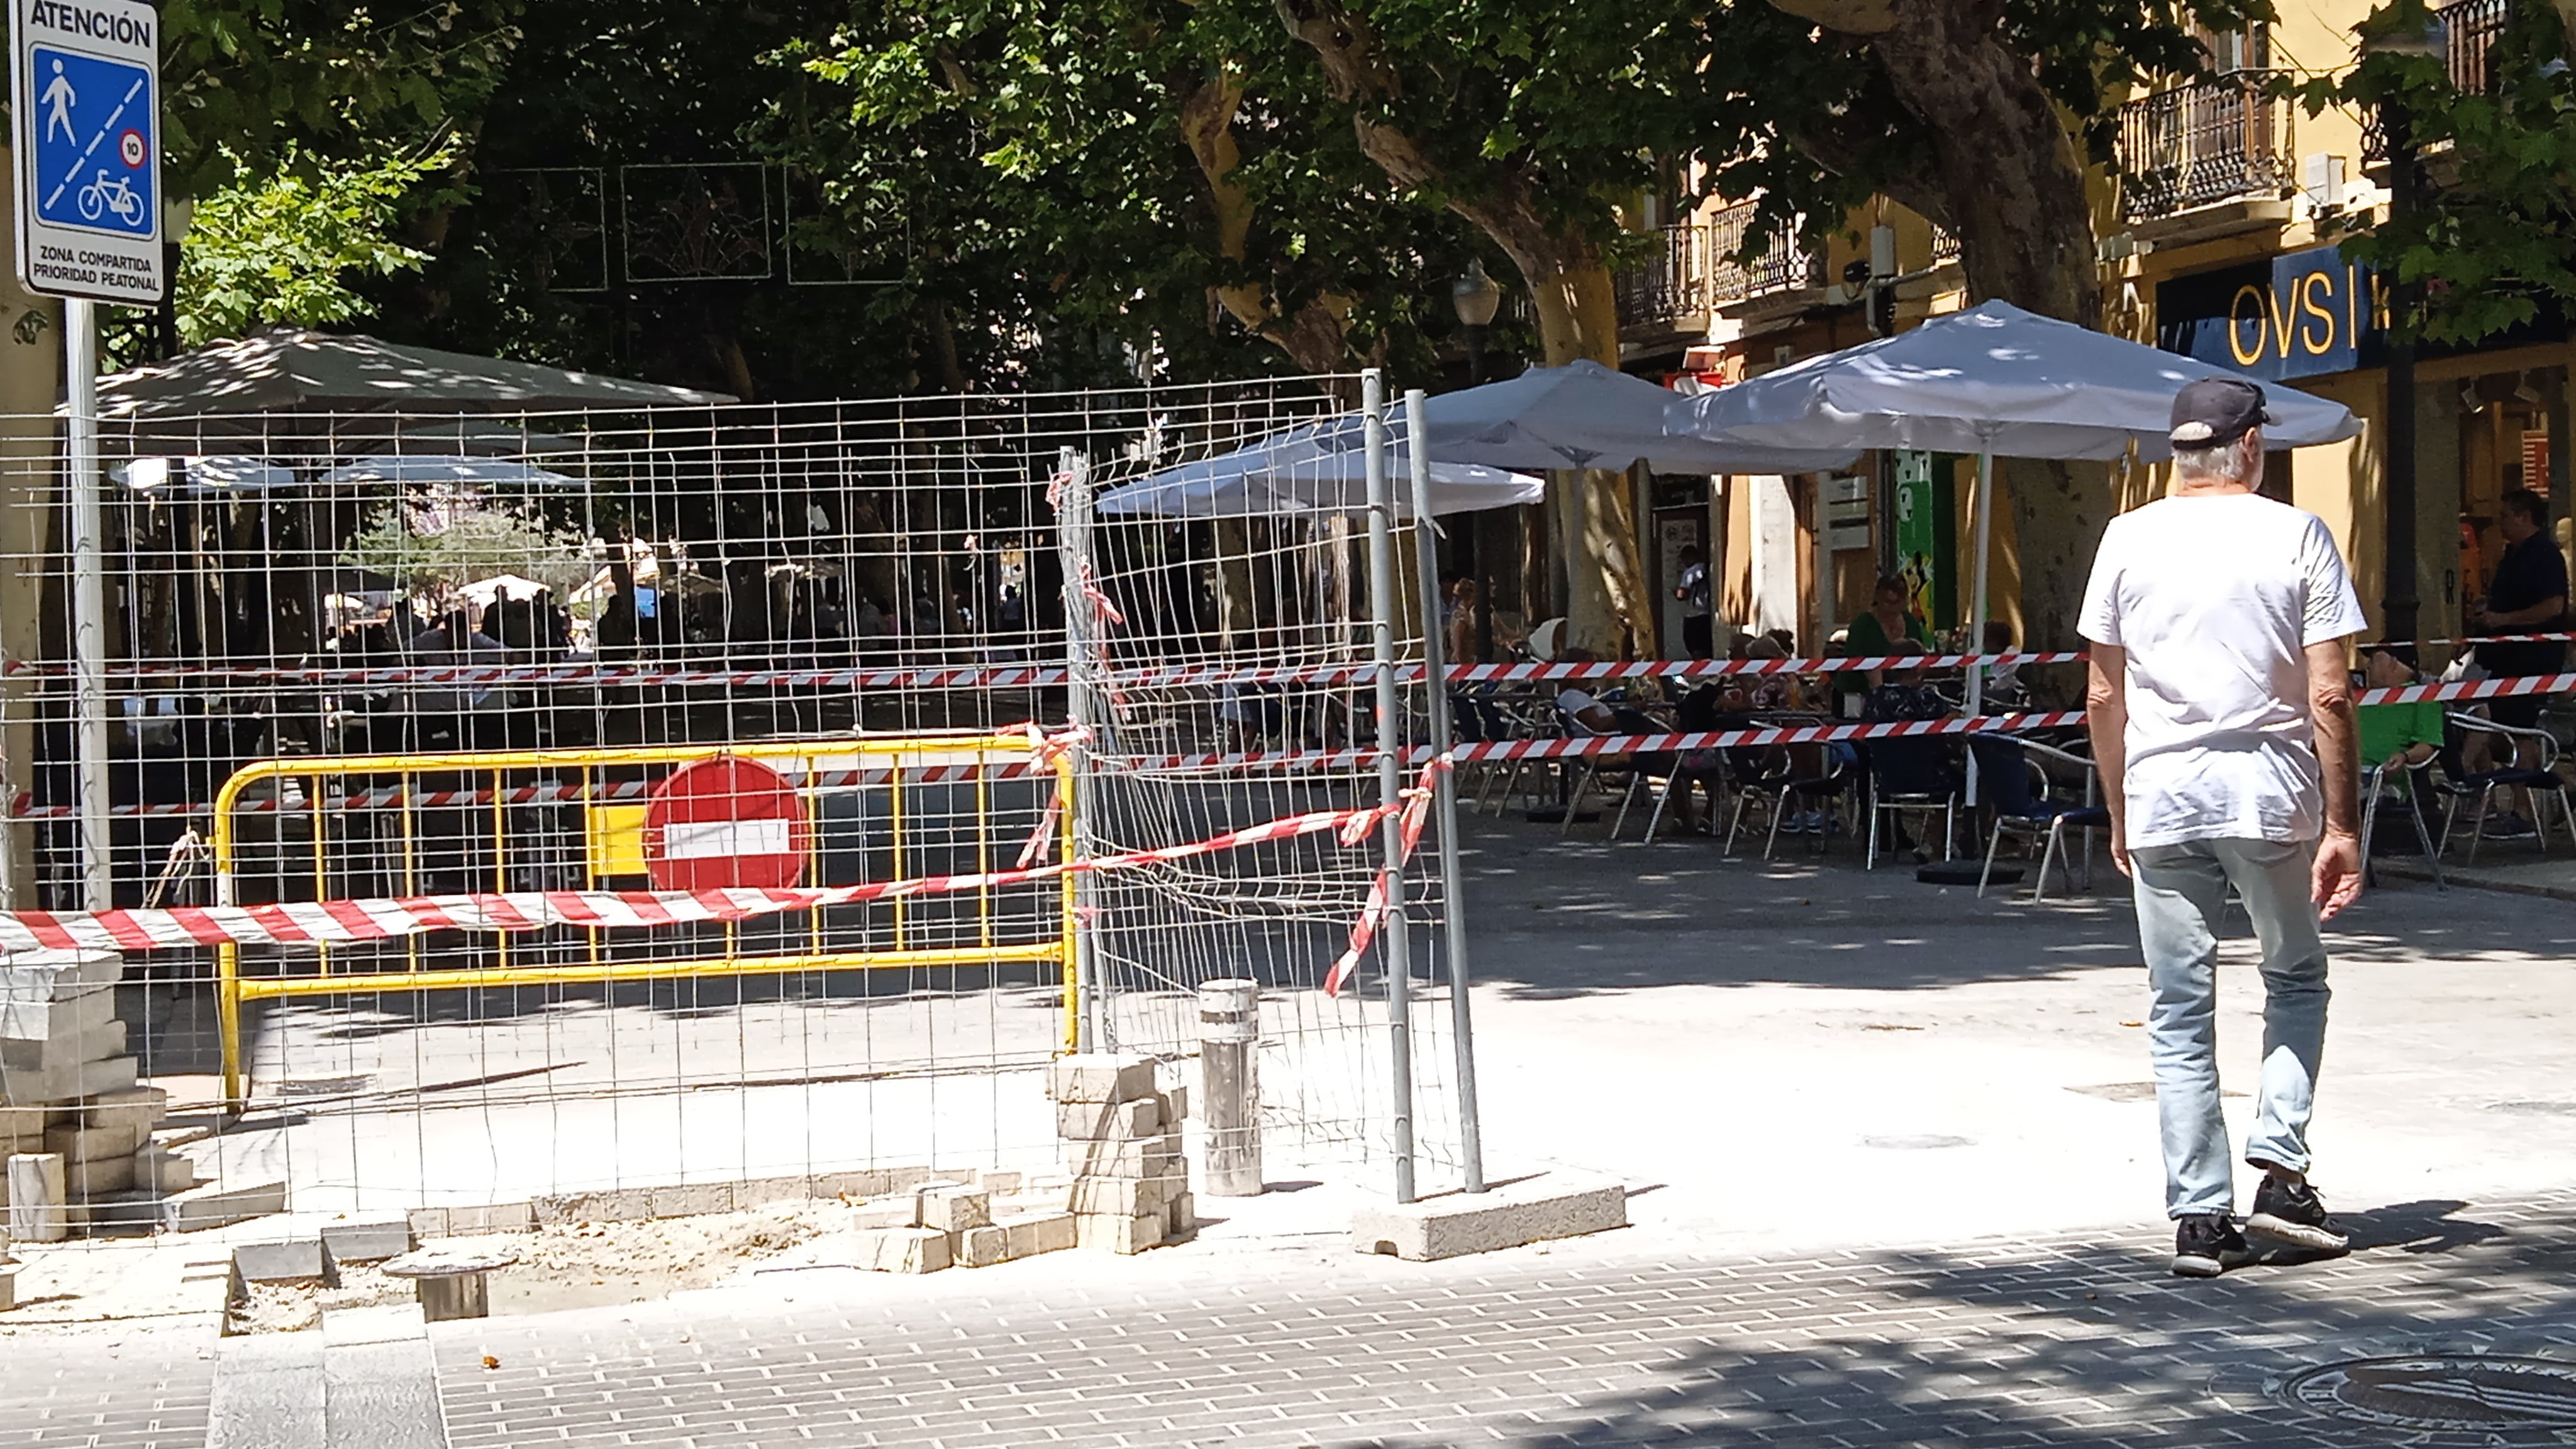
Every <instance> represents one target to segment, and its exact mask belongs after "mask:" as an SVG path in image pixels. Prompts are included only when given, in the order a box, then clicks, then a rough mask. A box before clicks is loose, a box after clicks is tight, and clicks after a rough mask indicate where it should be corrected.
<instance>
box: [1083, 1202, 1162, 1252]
mask: <svg viewBox="0 0 2576 1449" xmlns="http://www.w3.org/2000/svg"><path fill="white" fill-rule="evenodd" d="M1163 1223H1164V1217H1163V1214H1161V1213H1159V1212H1154V1213H1147V1214H1145V1215H1144V1216H1142V1217H1128V1216H1125V1215H1124V1214H1119V1213H1075V1214H1074V1215H1073V1241H1074V1243H1075V1245H1076V1246H1078V1247H1084V1248H1100V1249H1104V1250H1106V1251H1108V1252H1112V1253H1141V1252H1143V1251H1145V1250H1146V1249H1147V1248H1153V1247H1160V1246H1161V1245H1162V1242H1163Z"/></svg>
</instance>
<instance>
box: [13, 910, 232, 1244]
mask: <svg viewBox="0 0 2576 1449" xmlns="http://www.w3.org/2000/svg"><path fill="white" fill-rule="evenodd" d="M124 971H125V963H124V958H123V957H121V956H119V955H118V954H117V953H116V952H113V951H17V952H11V953H8V954H6V955H0V1156H5V1157H6V1158H7V1159H8V1167H7V1172H6V1174H5V1177H0V1206H6V1207H8V1208H9V1221H10V1225H11V1229H12V1231H14V1232H15V1233H16V1234H17V1235H18V1236H19V1237H21V1238H25V1239H28V1240H31V1241H39V1242H42V1241H50V1240H52V1239H56V1238H60V1237H63V1236H65V1235H67V1234H68V1233H69V1232H71V1231H73V1230H79V1229H88V1228H93V1227H107V1226H110V1225H113V1224H116V1223H119V1222H123V1221H126V1220H128V1219H131V1220H132V1221H134V1222H137V1223H149V1222H153V1221H156V1220H157V1219H158V1217H159V1205H160V1203H161V1202H162V1200H163V1199H165V1198H167V1197H169V1196H171V1195H173V1194H176V1193H179V1192H183V1191H185V1190H186V1189H187V1188H189V1187H191V1186H192V1185H194V1183H195V1181H196V1174H195V1171H194V1169H193V1168H192V1167H191V1166H190V1164H189V1162H188V1159H186V1158H184V1157H182V1156H180V1155H179V1154H177V1153H175V1152H172V1151H170V1150H169V1149H167V1148H165V1147H162V1146H160V1145H159V1144H157V1143H155V1142H154V1141H153V1140H152V1133H153V1129H154V1128H156V1127H158V1126H159V1125H160V1124H161V1121H162V1119H163V1118H164V1117H166V1116H167V1115H168V1113H169V1102H170V1098H169V1094H168V1093H167V1092H164V1091H162V1090H160V1089H159V1088H157V1087H142V1086H137V1085H136V1084H135V1073H136V1063H135V1059H134V1057H133V1056H132V1055H131V1054H129V1053H128V1052H127V1051H126V1049H125V1045H126V1044H125V1023H124V1022H122V1021H119V1020H117V1017H116V982H117V978H118V977H120V976H122V975H123V974H124Z"/></svg>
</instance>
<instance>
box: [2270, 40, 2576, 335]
mask: <svg viewBox="0 0 2576 1449" xmlns="http://www.w3.org/2000/svg"><path fill="white" fill-rule="evenodd" d="M2425 19H2426V15H2425V11H2424V7H2423V5H2422V4H2421V0H2391V3H2389V4H2386V5H2383V6H2381V7H2380V8H2379V9H2378V10H2376V11H2373V12H2372V16H2371V19H2370V20H2369V21H2368V22H2367V23H2366V26H2367V28H2368V29H2370V30H2371V31H2372V32H2373V33H2394V32H2395V31H2397V30H2399V29H2403V28H2413V29H2415V30H2418V31H2420V30H2421V28H2422V26H2423V24H2424V21H2425ZM2567 52H2568V34H2567V27H2566V22H2565V21H2564V20H2563V19H2562V17H2561V16H2560V15H2559V14H2558V12H2557V10H2556V9H2555V8H2554V7H2553V6H2552V5H2551V4H2550V3H2549V0H2515V3H2514V6H2513V9H2512V13H2511V16H2510V18H2509V20H2508V23H2507V25H2506V28H2505V31H2504V33H2503V35H2502V36H2500V37H2499V38H2498V40H2497V41H2496V44H2495V47H2494V49H2492V50H2491V51H2490V52H2488V58H2487V82H2488V83H2487V84H2486V85H2485V86H2484V87H2483V88H2479V89H2463V88H2461V87H2459V86H2456V85H2454V84H2453V83H2452V81H2451V78H2450V76H2449V75H2448V73H2447V71H2446V68H2445V66H2444V64H2443V61H2442V60H2441V58H2439V57H2436V56H2406V55H2397V54H2384V53H2383V54H2373V55H2367V56H2364V57H2363V58H2362V60H2361V61H2360V63H2359V64H2357V65H2355V66H2354V67H2353V68H2352V69H2351V70H2350V71H2348V72H2346V73H2345V74H2343V75H2341V76H2338V77H2330V78H2325V79H2319V80H2315V81H2311V82H2308V83H2307V84H2305V85H2304V86H2302V87H2300V88H2299V90H2298V94H2299V96H2300V99H2301V100H2302V101H2304V102H2305V104H2306V106H2307V108H2308V111H2309V113H2310V114H2312V115H2313V114H2315V113H2316V112H2318V111H2320V110H2323V109H2324V108H2325V107H2326V106H2329V105H2345V106H2353V107H2357V108H2361V109H2363V110H2364V111H2365V112H2369V113H2382V112H2384V111H2386V110H2388V109H2390V108H2395V109H2396V110H2398V111H2399V112H2400V113H2402V114H2403V115H2404V116H2405V117H2406V120H2407V128H2408V130H2409V131H2411V134H2412V136H2413V139H2414V145H2415V150H2416V154H2417V155H2419V156H2420V157H2422V158H2423V162H2422V166H2421V170H2420V171H2419V175H2420V176H2421V177H2422V178H2423V179H2422V181H2421V182H2420V183H2419V185H2418V187H2417V196H2418V199H2417V202H2416V205H2415V207H2414V209H2413V211H2412V213H2411V214H2410V215H2408V216H2406V217H2403V218H2398V219H2394V220H2391V219H2385V218H2381V219H2376V220H2373V219H2372V218H2368V217H2364V218H2361V219H2360V220H2359V222H2358V224H2357V230H2356V231H2355V232H2354V234H2352V235H2351V236H2349V237H2348V238H2347V239H2346V240H2345V241H2344V244H2343V251H2344V254H2345V255H2346V256H2349V257H2351V258H2353V259H2354V260H2356V261H2360V262H2364V263H2367V264H2368V265H2370V266H2372V267H2375V268H2377V269H2378V270H2379V271H2380V272H2381V274H2382V275H2385V276H2390V277H2394V278H2396V279H2397V280H2398V281H2400V282H2403V283H2410V284H2420V285H2418V286H2417V287H2416V288H2415V290H2416V292H2417V294H2418V295H2419V297H2420V299H2421V300H2420V303H2419V305H2418V306H2417V307H2416V308H2415V309H2413V310H2412V312H2411V313H2409V312H2407V311H2405V310H2404V309H2400V310H2399V312H2398V313H2397V315H2394V316H2392V317H2391V318H2390V325H2391V326H2392V327H2393V328H2395V329H2397V330H2398V331H2400V332H2401V333H2404V334H2409V335H2420V336H2426V337H2431V338H2434V339H2436V340H2439V341H2449V342H2463V343H2466V342H2476V341H2479V340H2481V339H2483V338H2487V337H2492V336H2494V335H2495V334H2497V333H2499V332H2502V331H2504V330H2506V329H2507V328H2510V327H2514V326H2517V325H2519V324H2522V323H2526V322H2530V321H2533V320H2534V319H2536V318H2538V317H2539V316H2540V315H2541V312H2542V309H2543V307H2544V306H2545V305H2553V304H2554V305H2555V306H2556V307H2557V308H2558V309H2560V311H2561V312H2562V313H2564V312H2566V311H2569V310H2576V72H2572V71H2571V69H2570V67H2569V65H2568V63H2567V62H2568V55H2567Z"/></svg>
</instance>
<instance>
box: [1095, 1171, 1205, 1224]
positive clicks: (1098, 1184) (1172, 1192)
mask: <svg viewBox="0 0 2576 1449" xmlns="http://www.w3.org/2000/svg"><path fill="white" fill-rule="evenodd" d="M1185 1186H1187V1184H1186V1183H1176V1182H1175V1181H1174V1180H1173V1179H1171V1178H1168V1177H1144V1178H1136V1177H1082V1178H1076V1179H1074V1184H1073V1199H1072V1204H1071V1205H1072V1208H1073V1210H1074V1211H1075V1212H1076V1213H1102V1214H1107V1215H1110V1216H1113V1217H1153V1216H1157V1215H1160V1216H1162V1217H1164V1218H1165V1219H1168V1217H1169V1214H1170V1212H1171V1206H1172V1199H1173V1198H1174V1197H1175V1196H1178V1195H1179V1193H1180V1191H1181V1189H1182V1188H1183V1187H1185Z"/></svg>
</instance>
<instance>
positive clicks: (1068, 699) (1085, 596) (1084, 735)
mask: <svg viewBox="0 0 2576 1449" xmlns="http://www.w3.org/2000/svg"><path fill="white" fill-rule="evenodd" d="M1056 476H1057V477H1058V478H1060V479H1062V480H1063V489H1062V491H1061V493H1060V494H1059V498H1060V500H1061V501H1060V502H1059V503H1058V505H1057V513H1056V526H1057V529H1058V533H1057V541H1058V547H1059V552H1060V553H1061V555H1062V558H1063V565H1064V697H1065V714H1066V716H1067V717H1068V719H1069V720H1070V722H1071V723H1072V724H1073V726H1074V729H1075V733H1076V738H1075V740H1074V742H1073V744H1072V747H1071V748H1070V749H1069V750H1068V751H1067V752H1066V758H1067V759H1068V760H1070V761H1071V763H1072V766H1073V823H1074V828H1073V858H1074V859H1077V860H1079V859H1081V858H1083V857H1085V856H1088V855H1089V854H1090V853H1091V840H1092V836H1093V832H1094V830H1095V829H1096V826H1097V822H1098V820H1099V818H1100V817H1099V816H1098V815H1097V814H1096V813H1094V812H1095V810H1096V808H1097V805H1098V796H1097V794H1096V792H1095V789H1094V787H1093V783H1092V770H1091V749H1090V745H1089V744H1088V743H1087V740H1090V739H1097V738H1099V736H1100V732H1101V731H1102V730H1103V729H1104V728H1105V721H1104V720H1103V719H1102V717H1101V713H1100V702H1099V698H1098V695H1097V694H1096V692H1095V690H1094V686H1093V681H1092V675H1093V668H1094V664H1093V660H1094V655H1095V654H1096V652H1097V650H1098V648H1099V640H1098V637H1097V633H1096V630H1095V628H1094V624H1095V622H1096V621H1095V620H1094V618H1093V616H1092V612H1091V609H1092V605H1091V595H1090V593H1089V591H1088V590H1087V589H1085V588H1084V584H1085V583H1086V582H1087V581H1088V580H1087V571H1088V570H1089V568H1090V566H1091V460H1090V459H1089V458H1088V457H1086V456H1084V455H1083V453H1082V452H1081V451H1080V450H1079V449H1075V448H1060V449H1058V450H1057V451H1056ZM1098 894H1099V887H1098V884H1097V883H1096V882H1095V881H1094V880H1093V879H1092V877H1091V875H1090V873H1089V872H1084V873H1083V874H1081V875H1079V876H1077V877H1075V884H1074V896H1075V903H1074V912H1073V913H1074V926H1075V930H1074V953H1075V955H1074V977H1075V982H1076V988H1077V990H1078V992H1079V994H1080V996H1081V998H1082V1000H1081V1012H1080V1017H1079V1020H1080V1024H1081V1025H1080V1030H1081V1049H1082V1050H1083V1051H1087V1052H1096V1051H1107V1050H1108V1049H1109V1033H1108V1030H1107V1027H1108V1016H1107V1006H1106V1005H1105V1004H1104V1003H1103V1002H1102V1001H1101V999H1100V947H1099V943H1098V940H1097V926H1096V924H1095V923H1096V922H1097V921H1098V920H1099V915H1098V912H1097V911H1096V909H1095V907H1096V906H1097V904H1098V901H1097V899H1096V898H1097V896H1098Z"/></svg>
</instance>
